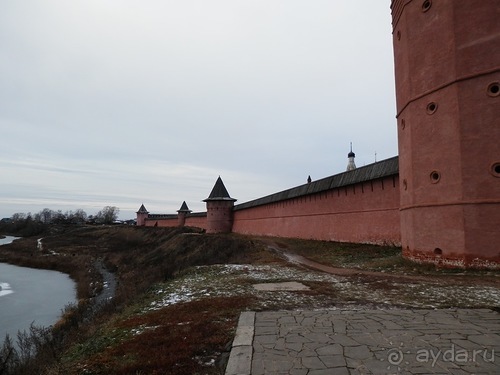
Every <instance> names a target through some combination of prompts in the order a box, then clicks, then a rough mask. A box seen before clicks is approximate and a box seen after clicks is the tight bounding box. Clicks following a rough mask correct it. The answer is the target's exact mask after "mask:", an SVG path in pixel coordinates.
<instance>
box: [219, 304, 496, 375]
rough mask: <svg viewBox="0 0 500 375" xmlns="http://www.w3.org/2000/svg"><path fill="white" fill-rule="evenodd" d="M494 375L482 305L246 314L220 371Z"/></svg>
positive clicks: (490, 328)
mask: <svg viewBox="0 0 500 375" xmlns="http://www.w3.org/2000/svg"><path fill="white" fill-rule="evenodd" d="M236 374H238V375H243V374H244V375H249V374H251V375H264V374H266V375H267V374H276V375H277V374H292V375H322V374H325V375H326V374H328V375H335V374H346V375H351V374H454V375H461V374H500V314H498V313H496V312H494V311H492V310H487V309H449V310H399V309H388V310H317V311H277V312H258V313H253V312H244V313H242V314H241V316H240V321H239V325H238V329H237V333H236V337H235V340H234V342H233V349H232V351H231V356H230V359H229V363H228V366H227V368H226V375H236Z"/></svg>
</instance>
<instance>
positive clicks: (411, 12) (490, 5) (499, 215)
mask: <svg viewBox="0 0 500 375" xmlns="http://www.w3.org/2000/svg"><path fill="white" fill-rule="evenodd" d="M392 10H393V43H394V58H395V78H396V98H397V111H398V113H397V118H398V143H399V176H400V178H401V237H402V246H403V253H404V255H405V256H406V257H408V258H410V259H414V260H418V261H425V262H433V263H440V264H444V265H454V266H465V267H469V266H471V267H483V266H484V267H494V266H495V264H496V267H498V266H499V264H500V251H499V248H498V243H497V237H498V228H499V227H500V154H499V152H498V151H499V146H498V139H500V120H499V119H500V94H499V82H500V48H499V47H498V46H499V45H500V22H499V21H498V20H499V17H500V4H499V2H498V0H440V1H432V2H431V1H416V0H393V2H392ZM431 103H432V106H431Z"/></svg>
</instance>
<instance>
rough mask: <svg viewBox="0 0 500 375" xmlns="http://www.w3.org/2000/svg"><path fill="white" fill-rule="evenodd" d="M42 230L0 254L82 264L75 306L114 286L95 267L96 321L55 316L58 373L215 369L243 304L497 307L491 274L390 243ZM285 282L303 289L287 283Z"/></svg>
mask: <svg viewBox="0 0 500 375" xmlns="http://www.w3.org/2000/svg"><path fill="white" fill-rule="evenodd" d="M43 237H44V239H43V247H42V249H43V250H41V251H37V238H31V239H23V240H20V241H16V242H17V243H13V244H11V245H9V246H8V251H7V252H3V251H1V250H3V249H1V248H0V259H1V258H2V257H4V258H9V257H12V258H11V260H14V258H16V257H17V261H20V262H29V263H33V264H34V263H38V264H39V265H40V266H43V265H48V266H52V267H54V268H79V269H80V270H82V271H83V272H77V273H75V274H74V277H75V279H77V280H79V281H78V282H79V287H78V288H79V290H80V294H79V296H80V297H79V298H81V301H82V303H83V301H85V303H90V301H91V300H92V298H93V297H94V296H96V295H97V294H98V293H99V291H100V290H102V289H106V286H108V287H109V284H108V285H106V280H104V279H102V276H101V275H100V273H99V272H96V269H95V264H96V262H101V263H100V264H102V265H104V267H105V269H106V270H107V272H112V273H113V275H114V276H115V278H116V281H117V284H116V296H115V298H114V299H113V300H112V301H111V303H109V304H107V305H106V306H107V307H106V308H104V309H102V311H100V312H99V313H98V314H96V315H95V316H94V317H93V318H92V320H91V321H87V322H85V323H81V322H80V323H78V324H74V323H71V322H74V321H76V322H78V321H79V320H78V319H80V320H81V319H82V316H79V315H78V314H77V313H74V314H73V315H71V314H69V316H67V317H66V318H65V319H64V320H63V322H61V325H62V326H64V324H67V325H69V327H70V329H69V331H71V330H72V329H73V331H72V332H73V333H72V334H71V333H70V334H67V335H65V340H66V341H65V345H64V350H62V351H61V352H60V353H59V354H58V356H57V360H56V361H54V362H53V364H52V365H51V366H52V370H53V372H56V371H59V373H65V374H81V373H89V374H128V373H144V374H147V373H154V372H155V371H156V372H157V373H165V374H176V375H182V374H190V375H191V374H194V373H204V374H220V373H221V372H223V369H224V367H225V359H226V358H227V352H228V350H229V348H230V343H231V341H232V338H233V335H234V331H235V328H236V324H237V319H238V316H239V314H240V312H241V311H245V310H252V311H267V310H273V309H294V310H296V309H311V308H328V309H342V308H349V309H364V308H375V309H387V308H389V309H390V308H395V307H398V308H403V309H404V308H408V309H410V308H448V307H472V308H478V307H483V308H494V307H495V306H499V305H500V288H499V283H498V280H499V274H498V273H495V272H491V273H484V272H467V273H465V275H464V272H463V271H453V270H439V269H435V268H433V269H429V268H425V267H421V266H418V265H415V264H413V263H405V261H404V260H402V258H401V254H400V253H401V251H400V249H397V248H390V247H378V246H368V245H362V246H354V245H353V246H350V245H349V244H335V243H330V242H322V241H299V240H289V239H272V238H255V237H246V236H240V235H236V234H227V235H225V234H221V235H207V234H203V233H201V232H200V231H198V230H195V229H189V228H183V229H179V228H140V227H81V228H74V229H70V230H61V231H54V233H52V234H50V235H46V234H44V235H43ZM7 253H8V254H7ZM285 253H286V254H287V255H288V256H287V255H286V254H285ZM290 254H292V255H293V254H295V256H299V255H300V256H303V257H304V256H306V258H307V257H309V258H311V259H314V260H315V261H316V262H317V263H319V264H321V263H322V262H323V265H324V266H326V267H331V268H332V269H333V271H332V272H330V273H329V272H324V270H323V271H322V270H318V269H313V267H311V265H310V264H309V265H307V264H300V262H295V263H293V262H290V261H289V260H290ZM328 254H330V255H329V256H327V255H328ZM332 254H335V256H332ZM21 258H22V259H21ZM292 258H293V256H292ZM295 259H297V257H295ZM91 270H93V271H92V272H89V271H91ZM89 273H90V274H92V276H91V277H89V275H88V274H89ZM403 276H404V277H403ZM80 284H81V285H80ZM259 284H261V285H262V284H264V286H265V288H264V289H262V287H259V288H260V289H259V288H258V287H257V286H258V285H259ZM292 284H293V285H297V284H300V285H302V286H301V287H300V288H299V289H291V290H289V289H287V287H285V286H290V285H292ZM272 285H277V286H276V287H271V286H272ZM72 324H73V325H72ZM74 327H76V328H74Z"/></svg>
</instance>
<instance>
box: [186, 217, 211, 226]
mask: <svg viewBox="0 0 500 375" xmlns="http://www.w3.org/2000/svg"><path fill="white" fill-rule="evenodd" d="M184 225H185V226H187V227H195V228H201V229H207V217H206V216H188V217H186V223H185V224H184Z"/></svg>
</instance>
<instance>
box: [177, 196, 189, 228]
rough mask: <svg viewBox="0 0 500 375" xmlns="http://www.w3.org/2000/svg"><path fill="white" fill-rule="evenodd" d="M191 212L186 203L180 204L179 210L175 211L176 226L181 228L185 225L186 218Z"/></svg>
mask: <svg viewBox="0 0 500 375" xmlns="http://www.w3.org/2000/svg"><path fill="white" fill-rule="evenodd" d="M190 212H191V210H190V209H189V208H188V206H187V204H186V201H184V202H182V205H181V208H179V209H178V210H177V225H178V226H180V227H183V226H184V224H185V223H186V216H187V215H188V214H189V213H190Z"/></svg>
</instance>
